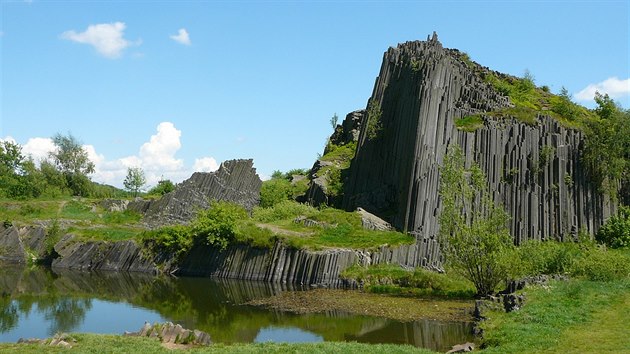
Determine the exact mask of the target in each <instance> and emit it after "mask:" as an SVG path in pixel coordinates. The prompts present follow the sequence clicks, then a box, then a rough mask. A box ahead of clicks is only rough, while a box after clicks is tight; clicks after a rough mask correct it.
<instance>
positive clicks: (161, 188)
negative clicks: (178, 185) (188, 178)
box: [149, 179, 175, 195]
mask: <svg viewBox="0 0 630 354" xmlns="http://www.w3.org/2000/svg"><path fill="white" fill-rule="evenodd" d="M173 190H175V184H173V182H172V181H171V180H168V179H163V180H159V181H158V184H157V186H155V187H153V188H151V190H149V194H152V195H164V194H166V193H169V192H172V191H173Z"/></svg>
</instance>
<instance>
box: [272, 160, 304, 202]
mask: <svg viewBox="0 0 630 354" xmlns="http://www.w3.org/2000/svg"><path fill="white" fill-rule="evenodd" d="M307 174H308V170H306V169H301V168H295V169H292V170H289V171H287V172H286V173H282V172H281V171H277V170H276V171H274V172H273V174H272V175H271V179H270V180H268V181H263V184H262V187H261V188H260V206H261V207H263V208H270V207H273V206H274V205H276V204H278V203H280V202H282V201H285V200H295V199H296V198H298V197H299V196H302V195H304V194H305V193H306V191H307V190H308V179H307V178H306V175H307ZM294 176H304V178H302V179H297V180H294Z"/></svg>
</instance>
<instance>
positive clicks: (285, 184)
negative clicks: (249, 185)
mask: <svg viewBox="0 0 630 354" xmlns="http://www.w3.org/2000/svg"><path fill="white" fill-rule="evenodd" d="M290 196H291V182H289V181H288V180H286V179H284V178H272V179H270V180H268V181H264V182H263V184H262V187H260V206H261V207H263V208H269V207H273V206H274V205H276V204H278V203H280V202H282V201H285V200H288V199H289V197H290Z"/></svg>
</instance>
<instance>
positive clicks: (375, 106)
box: [367, 100, 383, 140]
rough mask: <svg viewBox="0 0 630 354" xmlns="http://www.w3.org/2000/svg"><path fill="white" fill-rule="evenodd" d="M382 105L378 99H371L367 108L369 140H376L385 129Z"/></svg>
mask: <svg viewBox="0 0 630 354" xmlns="http://www.w3.org/2000/svg"><path fill="white" fill-rule="evenodd" d="M382 114H383V111H381V105H380V104H379V103H378V102H377V101H376V100H370V102H369V103H368V109H367V115H368V116H367V138H368V140H374V139H376V138H378V137H379V136H380V134H381V131H382V130H383V123H382V122H381V116H382Z"/></svg>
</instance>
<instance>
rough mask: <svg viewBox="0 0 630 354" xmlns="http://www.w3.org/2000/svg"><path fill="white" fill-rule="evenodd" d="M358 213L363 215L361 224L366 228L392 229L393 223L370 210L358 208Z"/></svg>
mask: <svg viewBox="0 0 630 354" xmlns="http://www.w3.org/2000/svg"><path fill="white" fill-rule="evenodd" d="M357 213H359V215H361V225H362V226H363V228H364V229H366V230H377V231H391V230H394V228H393V227H392V225H391V224H390V223H388V222H387V221H385V220H383V219H381V218H379V217H378V216H376V215H374V214H372V213H370V212H368V211H367V210H365V209H363V208H357Z"/></svg>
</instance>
